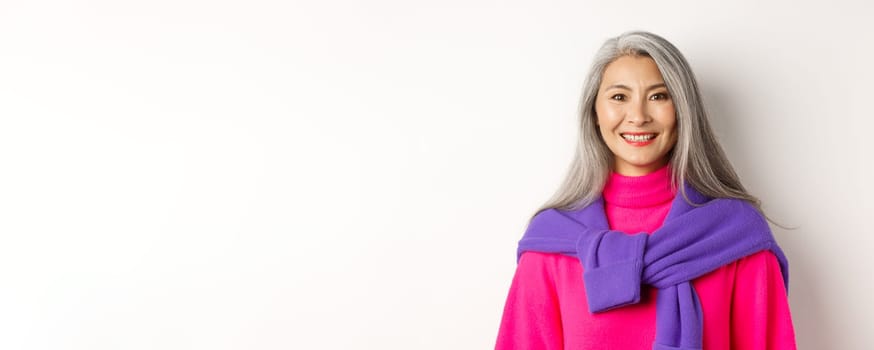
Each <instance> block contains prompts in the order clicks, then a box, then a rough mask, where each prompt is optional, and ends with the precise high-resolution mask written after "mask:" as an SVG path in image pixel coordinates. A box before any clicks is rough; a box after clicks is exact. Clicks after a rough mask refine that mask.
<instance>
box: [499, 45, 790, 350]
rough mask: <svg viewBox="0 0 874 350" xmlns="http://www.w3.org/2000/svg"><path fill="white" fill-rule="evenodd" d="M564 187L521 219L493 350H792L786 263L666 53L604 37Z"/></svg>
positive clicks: (685, 76) (693, 92) (691, 86)
mask: <svg viewBox="0 0 874 350" xmlns="http://www.w3.org/2000/svg"><path fill="white" fill-rule="evenodd" d="M580 107H581V108H580V114H581V119H580V123H581V124H580V139H579V143H578V147H577V149H576V154H575V156H574V159H573V162H572V164H571V166H570V168H569V172H568V174H567V177H566V179H565V181H564V183H563V184H562V185H561V186H560V188H559V190H558V191H557V192H556V194H555V195H554V196H553V198H551V199H550V200H549V201H548V202H547V203H546V204H545V205H544V206H543V207H541V208H540V209H539V210H538V211H537V212H536V213H535V215H534V216H533V217H532V218H531V220H530V221H529V223H528V227H527V229H526V231H525V233H524V235H523V237H522V239H521V240H520V241H519V248H518V251H517V267H516V272H515V275H514V277H513V281H512V284H511V286H510V290H509V293H508V296H507V300H506V303H505V306H504V314H503V317H502V320H501V324H500V329H499V331H498V337H497V344H496V346H495V348H496V349H622V350H634V349H655V350H668V349H684V350H691V349H704V350H722V349H795V335H794V330H793V326H792V319H791V316H790V310H789V304H788V300H787V292H788V262H787V260H786V257H785V256H784V254H783V252H782V251H781V250H780V248H779V246H778V245H777V243H776V241H775V240H774V237H773V235H772V233H771V231H770V228H769V227H768V223H767V221H766V216H765V215H764V214H763V212H762V210H761V206H760V202H759V200H758V199H756V198H755V197H754V196H752V195H751V194H749V193H748V192H747V191H746V189H745V188H744V186H743V185H742V184H741V182H740V180H739V179H738V176H737V174H736V173H735V171H734V170H733V168H732V166H731V164H730V163H729V161H728V159H727V158H726V157H725V154H724V153H723V151H722V148H721V146H720V145H719V143H718V142H717V140H716V137H715V136H714V134H713V131H712V130H711V128H710V125H709V124H708V121H707V115H706V112H705V109H704V107H703V104H702V100H701V96H700V93H699V91H698V86H697V83H696V81H695V77H694V75H693V73H692V70H691V68H690V67H689V64H688V63H687V62H686V59H685V58H684V57H683V55H682V54H681V53H680V52H679V50H677V48H676V47H674V45H672V44H671V43H670V42H668V41H667V40H665V39H664V38H662V37H660V36H658V35H655V34H652V33H648V32H643V31H632V32H626V33H623V34H622V35H619V36H618V37H615V38H611V39H609V40H607V41H606V42H605V43H604V45H603V46H602V47H601V49H600V50H599V51H598V53H597V55H596V57H595V59H594V62H593V64H592V66H591V69H590V71H589V74H588V76H587V77H586V83H585V88H584V91H583V95H582V100H581V104H580Z"/></svg>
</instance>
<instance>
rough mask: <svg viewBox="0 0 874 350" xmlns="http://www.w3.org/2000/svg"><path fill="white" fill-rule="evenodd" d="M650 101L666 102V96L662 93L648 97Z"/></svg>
mask: <svg viewBox="0 0 874 350" xmlns="http://www.w3.org/2000/svg"><path fill="white" fill-rule="evenodd" d="M649 99H650V100H666V99H668V94H666V93H664V92H660V93H657V94H655V95H652V96H650V97H649Z"/></svg>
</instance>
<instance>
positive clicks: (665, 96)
mask: <svg viewBox="0 0 874 350" xmlns="http://www.w3.org/2000/svg"><path fill="white" fill-rule="evenodd" d="M659 95H661V96H662V97H661V99H662V100H665V99H667V98H668V94H666V93H663V92H660V93H657V94H655V95H652V96H659ZM616 96H622V97H625V95H623V94H616V95H613V96H611V97H610V99H611V100H616ZM652 96H650V97H652ZM617 101H621V100H617Z"/></svg>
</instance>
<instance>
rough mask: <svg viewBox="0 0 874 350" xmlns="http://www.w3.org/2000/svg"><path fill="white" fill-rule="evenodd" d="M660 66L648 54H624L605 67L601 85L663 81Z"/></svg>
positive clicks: (648, 83)
mask: <svg viewBox="0 0 874 350" xmlns="http://www.w3.org/2000/svg"><path fill="white" fill-rule="evenodd" d="M663 82H664V80H663V79H662V74H661V72H659V67H658V66H657V65H656V63H655V61H654V60H653V59H652V58H649V57H647V56H622V57H619V58H617V59H615V60H613V62H610V64H608V65H607V67H606V69H604V76H603V77H602V78H601V85H602V86H605V85H611V84H614V83H622V84H623V85H637V84H643V85H650V84H652V83H663Z"/></svg>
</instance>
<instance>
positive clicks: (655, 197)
mask: <svg viewBox="0 0 874 350" xmlns="http://www.w3.org/2000/svg"><path fill="white" fill-rule="evenodd" d="M603 193H604V201H605V202H607V203H609V204H610V205H615V206H619V207H625V208H647V207H652V206H656V205H661V204H665V203H669V202H670V201H671V200H672V199H673V198H674V195H675V194H676V190H675V189H673V188H672V187H671V169H670V166H668V165H667V164H665V165H663V166H662V167H660V168H658V169H655V170H654V171H652V172H649V173H647V174H644V175H640V176H629V175H624V174H620V173H618V172H615V171H614V172H611V173H610V176H609V178H608V179H607V183H606V184H605V186H604V192H603Z"/></svg>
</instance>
